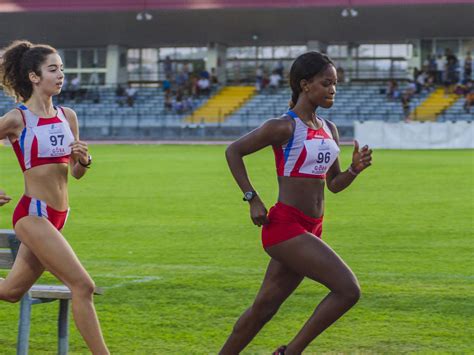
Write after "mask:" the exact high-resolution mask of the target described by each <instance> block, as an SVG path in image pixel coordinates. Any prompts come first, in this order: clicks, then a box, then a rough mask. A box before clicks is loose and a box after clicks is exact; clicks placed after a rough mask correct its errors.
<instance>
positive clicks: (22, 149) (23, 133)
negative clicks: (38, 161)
mask: <svg viewBox="0 0 474 355" xmlns="http://www.w3.org/2000/svg"><path fill="white" fill-rule="evenodd" d="M25 137H26V127H25V128H23V131H21V137H20V149H21V153H22V154H23V156H25Z"/></svg>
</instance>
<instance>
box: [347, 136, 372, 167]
mask: <svg viewBox="0 0 474 355" xmlns="http://www.w3.org/2000/svg"><path fill="white" fill-rule="evenodd" d="M371 165H372V149H369V146H368V145H364V146H363V147H362V149H360V150H359V142H357V141H356V140H354V151H353V152H352V164H351V166H352V169H353V170H354V171H355V172H356V173H357V174H358V173H360V172H361V171H362V170H364V169H366V168H368V167H369V166H371Z"/></svg>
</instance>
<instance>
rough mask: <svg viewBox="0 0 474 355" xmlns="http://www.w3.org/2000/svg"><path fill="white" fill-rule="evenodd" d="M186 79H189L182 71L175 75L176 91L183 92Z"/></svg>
mask: <svg viewBox="0 0 474 355" xmlns="http://www.w3.org/2000/svg"><path fill="white" fill-rule="evenodd" d="M188 79H189V77H188V75H187V74H186V73H185V72H184V70H180V71H179V73H178V75H176V86H177V87H178V90H183V89H184V87H185V86H186V83H187V81H188Z"/></svg>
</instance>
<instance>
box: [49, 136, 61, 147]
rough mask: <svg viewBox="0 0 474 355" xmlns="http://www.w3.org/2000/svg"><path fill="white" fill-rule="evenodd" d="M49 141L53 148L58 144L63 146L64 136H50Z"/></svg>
mask: <svg viewBox="0 0 474 355" xmlns="http://www.w3.org/2000/svg"><path fill="white" fill-rule="evenodd" d="M49 141H50V142H51V145H52V146H53V147H56V146H57V145H58V144H59V145H63V141H64V134H58V135H57V136H49Z"/></svg>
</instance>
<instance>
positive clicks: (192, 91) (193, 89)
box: [189, 75, 199, 98]
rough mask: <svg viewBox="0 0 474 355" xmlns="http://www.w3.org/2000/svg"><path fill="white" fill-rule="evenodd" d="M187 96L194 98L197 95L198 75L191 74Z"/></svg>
mask: <svg viewBox="0 0 474 355" xmlns="http://www.w3.org/2000/svg"><path fill="white" fill-rule="evenodd" d="M189 96H191V97H193V98H196V97H198V96H199V87H198V77H197V76H196V75H191V81H190V84H189Z"/></svg>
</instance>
